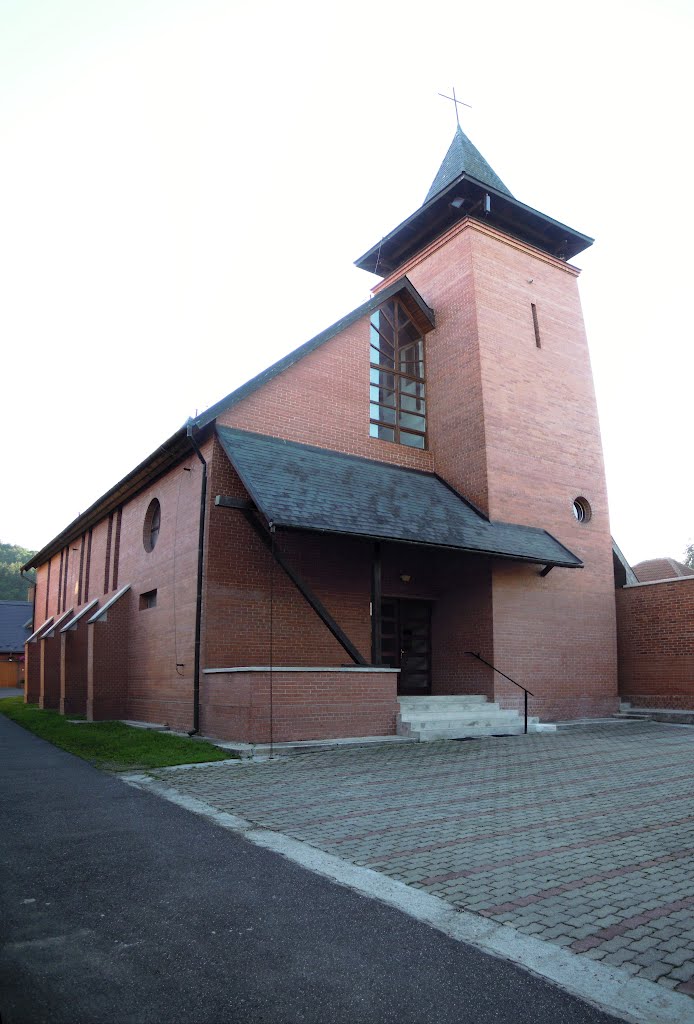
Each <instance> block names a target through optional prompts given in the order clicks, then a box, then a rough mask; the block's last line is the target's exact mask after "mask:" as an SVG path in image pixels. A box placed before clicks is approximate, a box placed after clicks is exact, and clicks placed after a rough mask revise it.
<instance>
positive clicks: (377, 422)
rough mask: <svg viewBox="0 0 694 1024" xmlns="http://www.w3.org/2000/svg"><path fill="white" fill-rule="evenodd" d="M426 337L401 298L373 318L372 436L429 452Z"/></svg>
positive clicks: (370, 429)
mask: <svg viewBox="0 0 694 1024" xmlns="http://www.w3.org/2000/svg"><path fill="white" fill-rule="evenodd" d="M424 389H425V382H424V338H423V337H422V336H421V334H420V332H419V331H418V329H417V328H416V327H415V325H414V324H413V323H412V320H411V319H410V317H409V315H408V313H407V310H406V309H405V307H404V306H403V304H402V303H401V302H400V301H399V300H398V299H391V300H390V301H389V302H386V303H384V304H383V305H382V306H381V307H380V308H379V309H377V310H376V312H375V313H374V314H373V315H372V317H371V377H370V427H369V433H370V434H371V437H378V438H381V440H384V441H395V442H396V444H406V445H408V446H409V447H410V448H426V405H425V394H424Z"/></svg>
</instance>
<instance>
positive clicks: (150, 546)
mask: <svg viewBox="0 0 694 1024" xmlns="http://www.w3.org/2000/svg"><path fill="white" fill-rule="evenodd" d="M160 526H161V505H160V504H159V501H158V500H157V499H156V498H152V500H151V501H150V503H149V505H148V507H147V512H146V513H145V522H144V525H143V528H142V543H143V544H144V546H145V551H153V550H154V547H155V545H156V543H157V541H158V540H159V527H160Z"/></svg>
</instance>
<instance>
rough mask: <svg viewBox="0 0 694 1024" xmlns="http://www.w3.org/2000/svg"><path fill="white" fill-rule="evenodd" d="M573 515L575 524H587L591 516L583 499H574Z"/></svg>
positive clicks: (588, 506)
mask: <svg viewBox="0 0 694 1024" xmlns="http://www.w3.org/2000/svg"><path fill="white" fill-rule="evenodd" d="M573 513H574V519H575V520H576V522H577V523H587V522H588V521H589V520H590V518H591V516H592V514H593V513H592V512H591V509H590V504H589V503H588V501H587V500H586V499H585V498H574V504H573Z"/></svg>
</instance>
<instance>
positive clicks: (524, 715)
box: [465, 651, 535, 734]
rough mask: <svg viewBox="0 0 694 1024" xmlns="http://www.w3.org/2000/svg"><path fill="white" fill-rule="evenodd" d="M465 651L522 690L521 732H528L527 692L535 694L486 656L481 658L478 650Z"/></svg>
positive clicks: (532, 695)
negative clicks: (522, 723) (522, 718)
mask: <svg viewBox="0 0 694 1024" xmlns="http://www.w3.org/2000/svg"><path fill="white" fill-rule="evenodd" d="M465 653H466V654H469V655H470V656H471V657H472V658H477V660H478V661H481V662H482V664H483V665H488V666H489V668H490V669H492V671H493V672H498V673H499V675H500V676H503V677H504V679H508V681H509V683H513V685H514V686H517V687H518V689H519V690H522V691H523V717H524V726H525V727H524V729H523V732H524V733H526V734H527V732H528V694H530V696H531V697H534V696H535V694H534V693H532V692H531V691H530V690H526V688H525V687H524V686H521V684H520V683H517V682H516V680H515V679H511V677H510V676H507V675H506V673H505V672H502V671H501V669H500V668H497V667H496V665H492V663H491V661H487V660H486V658H483V657H482V655H481V654H479V652H478V653H477V654H475V652H474V651H465Z"/></svg>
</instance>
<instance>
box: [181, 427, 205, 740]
mask: <svg viewBox="0 0 694 1024" xmlns="http://www.w3.org/2000/svg"><path fill="white" fill-rule="evenodd" d="M194 425H195V424H194V423H193V422H192V420H189V421H188V424H187V426H186V435H187V437H188V440H189V441H190V443H191V445H192V447H193V449H194V451H195V454H196V455H197V457H198V458H199V459H200V462H201V463H202V484H201V486H200V526H199V529H198V581H197V590H196V595H195V648H194V656H193V728H192V729H191V730H190V732H189V733H188V735H189V736H194V735H195V734H196V733H197V732H199V729H200V633H201V629H202V573H203V566H204V557H205V512H206V502H207V462H206V461H205V458H204V456H203V454H202V452H201V451H200V448H199V447H198V443H197V441H196V440H195V438H194V437H193V427H194Z"/></svg>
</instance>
